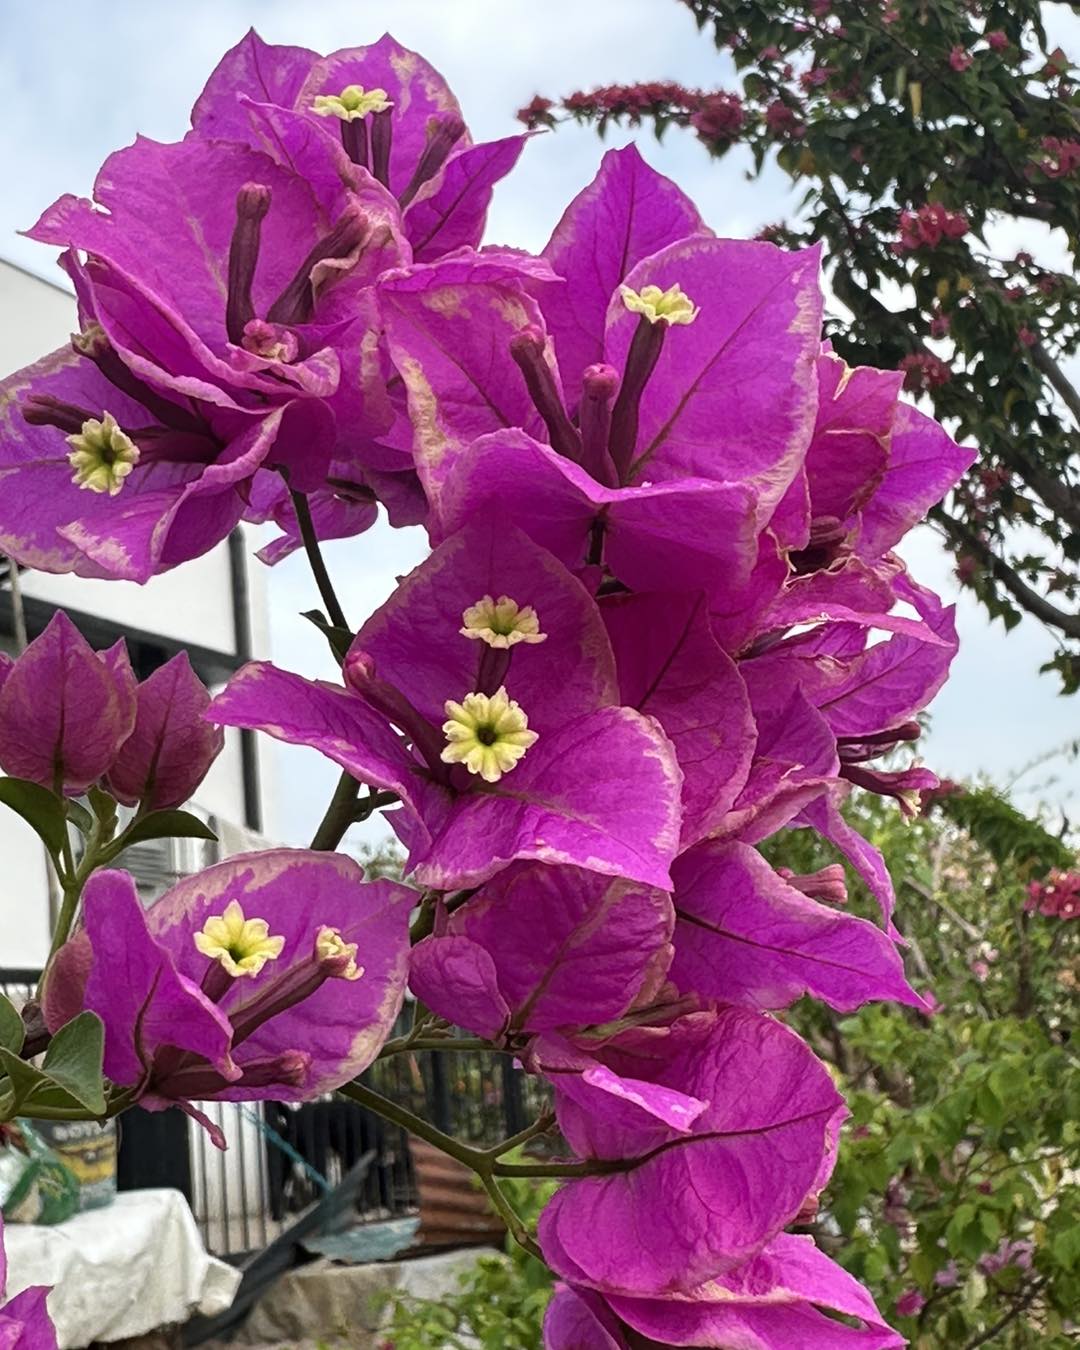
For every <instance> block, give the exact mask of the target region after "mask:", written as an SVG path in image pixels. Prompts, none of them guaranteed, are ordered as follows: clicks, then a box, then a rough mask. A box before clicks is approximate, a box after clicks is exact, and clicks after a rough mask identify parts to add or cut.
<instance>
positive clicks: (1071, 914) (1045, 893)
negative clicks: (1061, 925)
mask: <svg viewBox="0 0 1080 1350" xmlns="http://www.w3.org/2000/svg"><path fill="white" fill-rule="evenodd" d="M1024 909H1025V910H1026V911H1027V912H1028V913H1029V914H1030V913H1038V914H1042V915H1044V916H1045V917H1046V918H1048V919H1076V918H1080V872H1059V871H1053V872H1051V873H1050V875H1049V876H1048V877H1046V878H1045V879H1044V880H1042V881H1032V882H1030V883H1029V884H1028V888H1027V899H1026V900H1025V901H1024Z"/></svg>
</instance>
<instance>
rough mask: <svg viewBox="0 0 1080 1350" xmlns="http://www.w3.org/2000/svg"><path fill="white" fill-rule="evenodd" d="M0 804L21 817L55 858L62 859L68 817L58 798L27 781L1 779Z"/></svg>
mask: <svg viewBox="0 0 1080 1350" xmlns="http://www.w3.org/2000/svg"><path fill="white" fill-rule="evenodd" d="M0 802H2V803H3V804H4V805H5V806H9V807H10V808H11V809H12V811H14V812H15V813H16V814H17V815H20V816H22V818H23V820H25V821H26V823H27V824H28V825H29V826H30V827H31V829H33V830H35V831H36V832H37V834H38V836H39V837H40V839H41V841H42V843H43V844H44V845H45V847H46V848H47V849H48V850H49V852H50V853H51V854H52V856H53V857H54V858H56V857H59V855H60V853H61V852H62V850H63V847H64V843H65V840H66V838H67V816H66V814H65V812H64V803H63V802H62V801H61V799H60V798H59V797H57V796H55V795H54V794H53V793H51V792H50V791H49V789H48V788H43V787H42V786H41V784H40V783H31V782H29V781H28V780H27V779H25V778H0Z"/></svg>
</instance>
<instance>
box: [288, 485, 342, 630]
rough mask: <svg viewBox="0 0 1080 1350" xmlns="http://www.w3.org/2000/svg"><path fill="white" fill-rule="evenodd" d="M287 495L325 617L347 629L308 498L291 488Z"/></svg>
mask: <svg viewBox="0 0 1080 1350" xmlns="http://www.w3.org/2000/svg"><path fill="white" fill-rule="evenodd" d="M289 496H290V497H291V498H292V504H293V510H294V511H295V512H296V523H297V524H298V525H299V526H300V538H301V539H302V540H303V544H304V552H305V553H306V554H307V560H308V563H309V565H310V567H311V574H312V576H313V577H314V578H315V585H316V586H318V588H319V594H320V595H321V596H322V602H323V604H324V605H325V607H326V614H327V617H328V618H329V620H330V622H331V623H332V624H333V625H334V627H335V628H344V629H346V630H348V627H349V625H348V623H347V622H346V620H345V611H344V610H343V609H342V608H341V605H340V604H339V603H338V598H337V595H336V594H335V593H334V584H333V582H332V581H331V580H330V573H329V572H328V571H327V570H326V563H325V561H324V560H323V555H322V550H321V549H320V548H319V537H318V535H317V534H316V533H315V525H314V523H313V522H312V519H311V507H310V506H309V505H308V499H307V497H306V496H305V494H304V493H303V492H297V491H295V489H293V488H289Z"/></svg>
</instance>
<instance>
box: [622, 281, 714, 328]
mask: <svg viewBox="0 0 1080 1350" xmlns="http://www.w3.org/2000/svg"><path fill="white" fill-rule="evenodd" d="M619 294H620V295H621V296H622V302H623V304H624V305H625V306H626V308H627V309H628V310H629V311H630V312H631V313H632V314H644V316H645V317H646V318H647V319H648V321H649V322H650V323H661V322H663V323H666V324H673V323H693V322H694V320H695V319H696V318H697V316H698V306H697V305H695V304H694V302H693V301H692V300H691V299H690V297H689V296H688V295H687V294H686V293H685V292H684V290H683V288H682V287H681V286H680V285H679V283H678V282H676V283H675V285H674V286H669V287H668V288H667V290H666V291H662V290H661V289H660V287H659V286H642V288H641V290H640V291H635V290H632V289H631V288H630V287H629V286H620V287H619Z"/></svg>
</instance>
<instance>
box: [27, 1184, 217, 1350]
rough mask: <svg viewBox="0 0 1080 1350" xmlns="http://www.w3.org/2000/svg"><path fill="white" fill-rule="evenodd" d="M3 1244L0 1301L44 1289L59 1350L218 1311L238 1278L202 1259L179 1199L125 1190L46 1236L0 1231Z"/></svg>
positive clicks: (45, 1230) (38, 1230)
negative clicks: (31, 1288) (4, 1276)
mask: <svg viewBox="0 0 1080 1350" xmlns="http://www.w3.org/2000/svg"><path fill="white" fill-rule="evenodd" d="M4 1238H5V1244H6V1247H7V1255H8V1289H7V1292H8V1296H9V1297H10V1296H11V1295H13V1294H16V1293H18V1292H19V1290H21V1289H25V1288H26V1287H27V1286H28V1285H32V1284H45V1285H51V1286H52V1287H53V1292H52V1293H51V1294H50V1295H49V1312H50V1313H51V1315H52V1318H53V1321H54V1322H55V1323H56V1331H57V1336H58V1339H59V1342H60V1350H76V1348H77V1347H81V1346H87V1345H89V1344H90V1343H91V1342H92V1341H118V1340H123V1339H124V1338H125V1337H127V1336H140V1335H142V1334H143V1333H145V1332H148V1331H153V1330H154V1329H155V1328H156V1327H161V1326H169V1325H172V1324H174V1323H179V1322H186V1321H187V1319H188V1318H189V1317H190V1316H191V1315H192V1314H193V1313H196V1312H200V1313H203V1314H205V1315H206V1316H213V1315H214V1314H215V1313H220V1312H224V1311H225V1309H226V1308H227V1307H228V1306H229V1305H230V1303H231V1302H232V1300H233V1297H234V1295H235V1293H236V1288H237V1286H238V1285H239V1283H240V1272H239V1271H237V1270H234V1269H233V1267H232V1266H228V1265H226V1264H225V1263H224V1262H223V1261H218V1260H217V1259H216V1258H214V1257H212V1256H210V1255H208V1254H207V1252H206V1250H205V1248H204V1247H203V1245H202V1241H201V1239H200V1237H199V1231H198V1229H197V1228H196V1226H195V1220H194V1219H193V1218H192V1216H191V1210H190V1209H188V1206H187V1201H186V1200H185V1199H184V1197H183V1196H182V1195H181V1194H180V1192H179V1191H170V1190H148V1191H127V1192H125V1193H124V1194H122V1195H119V1196H117V1198H116V1200H115V1202H114V1203H113V1204H111V1205H109V1206H108V1207H107V1208H105V1209H95V1210H88V1211H87V1212H86V1213H85V1214H76V1215H75V1217H74V1218H71V1219H68V1221H67V1222H66V1223H61V1224H56V1225H54V1226H52V1227H39V1226H37V1225H36V1224H8V1225H7V1226H5V1229H4Z"/></svg>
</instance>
